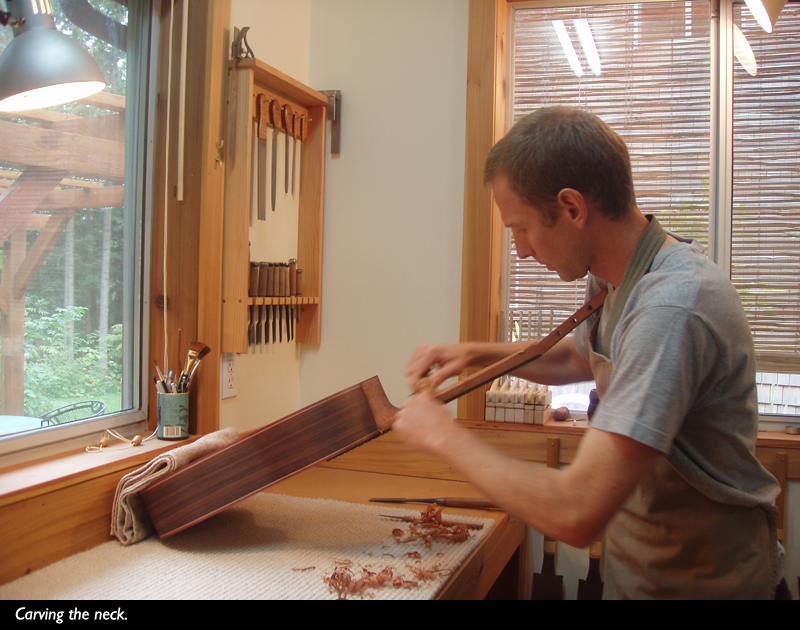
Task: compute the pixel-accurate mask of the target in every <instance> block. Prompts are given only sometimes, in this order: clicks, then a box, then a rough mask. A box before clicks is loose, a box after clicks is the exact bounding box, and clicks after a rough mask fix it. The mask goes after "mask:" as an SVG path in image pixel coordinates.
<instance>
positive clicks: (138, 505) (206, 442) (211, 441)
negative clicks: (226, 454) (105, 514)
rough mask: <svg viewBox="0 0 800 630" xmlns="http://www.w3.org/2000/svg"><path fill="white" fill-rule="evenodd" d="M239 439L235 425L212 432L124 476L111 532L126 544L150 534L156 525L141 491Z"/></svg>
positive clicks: (119, 485) (112, 519)
mask: <svg viewBox="0 0 800 630" xmlns="http://www.w3.org/2000/svg"><path fill="white" fill-rule="evenodd" d="M238 439H239V432H238V431H237V430H236V429H233V428H228V429H222V430H220V431H216V432H214V433H209V434H208V435H204V436H203V437H201V438H200V439H198V440H196V441H194V442H192V443H191V444H187V445H186V446H180V447H178V448H176V449H173V450H171V451H169V452H168V453H164V454H163V455H159V456H158V457H156V458H154V459H153V460H152V461H151V462H150V463H149V464H145V465H144V466H142V467H141V468H139V469H138V470H134V471H133V472H131V473H128V474H127V475H125V476H124V477H123V478H122V479H120V481H119V484H118V485H117V492H116V494H115V495H114V505H113V507H112V509H111V534H112V535H113V536H116V537H117V539H118V540H119V541H120V542H121V543H122V544H123V545H132V544H134V543H137V542H139V541H140V540H144V539H145V538H147V537H149V536H150V534H152V533H153V531H154V529H155V528H154V527H153V523H152V522H151V521H150V517H149V516H148V515H147V510H146V508H145V507H144V503H143V502H142V500H141V498H140V497H139V493H140V492H141V491H142V490H144V489H145V488H146V487H147V486H149V485H150V484H151V483H153V482H154V481H156V480H157V479H160V478H161V477H164V476H165V475H168V474H170V473H171V472H174V471H176V470H177V469H178V468H180V467H181V466H185V465H186V464H189V463H190V462H193V461H194V460H196V459H199V458H201V457H203V456H204V455H208V454H209V453H213V452H214V451H216V450H218V449H220V448H222V447H223V446H227V445H228V444H231V443H232V442H235V441H236V440H238Z"/></svg>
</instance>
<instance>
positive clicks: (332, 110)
mask: <svg viewBox="0 0 800 630" xmlns="http://www.w3.org/2000/svg"><path fill="white" fill-rule="evenodd" d="M320 94H324V95H325V96H327V97H328V120H330V121H331V123H332V124H331V155H339V153H340V150H341V135H342V91H341V90H322V91H321V92H320Z"/></svg>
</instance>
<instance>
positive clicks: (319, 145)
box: [222, 59, 328, 354]
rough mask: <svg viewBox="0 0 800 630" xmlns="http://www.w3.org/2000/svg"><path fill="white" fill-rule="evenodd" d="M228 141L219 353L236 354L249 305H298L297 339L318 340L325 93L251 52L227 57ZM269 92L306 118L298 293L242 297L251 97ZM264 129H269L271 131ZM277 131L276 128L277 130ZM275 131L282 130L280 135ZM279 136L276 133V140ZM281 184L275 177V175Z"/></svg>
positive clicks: (244, 344) (242, 347)
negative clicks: (238, 57)
mask: <svg viewBox="0 0 800 630" xmlns="http://www.w3.org/2000/svg"><path fill="white" fill-rule="evenodd" d="M228 72H229V94H228V115H227V124H228V130H227V134H226V138H227V143H228V146H226V147H224V151H225V155H226V160H225V169H226V174H225V220H224V235H223V260H222V264H223V274H222V352H232V353H238V354H241V353H244V352H247V348H248V335H247V324H248V317H249V306H250V305H251V304H273V303H275V304H295V305H298V306H299V307H300V308H302V316H301V317H300V320H299V322H297V325H296V329H295V340H296V341H297V342H298V343H311V344H318V343H319V342H320V311H321V306H322V305H321V291H322V220H323V190H324V179H325V138H326V123H327V108H328V99H327V97H326V96H325V95H323V94H320V93H319V92H316V91H314V90H312V89H311V88H309V87H307V86H305V85H303V84H302V83H300V82H298V81H296V80H294V79H292V78H291V77H289V76H288V75H285V74H283V73H282V72H280V71H278V70H276V69H275V68H272V67H270V66H268V65H267V64H265V63H263V62H261V61H258V60H257V59H243V60H233V61H231V65H230V67H229V70H228ZM261 95H264V97H266V98H265V99H264V98H262V102H263V101H266V102H271V101H272V100H274V99H277V100H278V102H279V103H281V104H282V105H286V104H288V105H290V106H291V108H292V110H293V111H294V113H295V114H297V115H304V116H305V119H306V120H307V121H308V124H307V130H306V134H305V139H304V140H301V141H300V142H301V144H302V150H299V149H298V153H297V155H298V157H299V158H300V161H301V162H300V164H299V166H298V168H299V170H300V172H302V177H300V178H299V180H300V184H299V208H298V219H297V261H298V267H299V268H301V269H302V270H303V288H302V296H301V297H285V298H249V297H248V283H249V273H250V272H249V268H250V240H249V239H250V228H249V226H250V209H251V195H252V183H253V179H252V178H253V177H255V173H254V172H253V166H252V157H253V152H254V151H257V147H256V146H254V125H255V124H256V122H257V116H258V111H259V109H258V101H259V98H260V96H261ZM271 133H275V131H274V130H271ZM278 133H281V134H282V133H283V132H282V131H280V132H278ZM282 138H283V136H282ZM281 141H283V140H281ZM281 186H282V182H281Z"/></svg>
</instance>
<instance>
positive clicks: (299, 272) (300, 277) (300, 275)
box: [297, 170, 303, 324]
mask: <svg viewBox="0 0 800 630" xmlns="http://www.w3.org/2000/svg"><path fill="white" fill-rule="evenodd" d="M301 172H302V170H301ZM302 295H303V270H302V269H298V270H297V297H298V298H299V297H302ZM302 310H303V307H302V305H301V304H300V301H299V300H298V302H297V323H298V324H299V323H300V311H302Z"/></svg>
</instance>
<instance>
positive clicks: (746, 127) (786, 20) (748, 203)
mask: <svg viewBox="0 0 800 630" xmlns="http://www.w3.org/2000/svg"><path fill="white" fill-rule="evenodd" d="M734 22H735V23H736V24H738V25H739V26H740V27H741V31H742V33H743V34H744V36H745V37H746V39H747V42H748V44H749V46H750V48H751V49H752V51H753V56H754V58H755V60H756V64H757V67H756V69H755V75H751V74H750V73H748V72H747V71H746V70H745V69H744V67H743V66H742V65H741V64H739V63H734V68H733V195H732V197H733V204H732V205H733V208H732V234H733V236H732V243H731V276H732V280H733V282H734V284H735V286H736V288H737V290H738V291H739V295H740V296H741V298H742V302H743V304H744V307H745V310H746V311H747V314H748V318H749V320H750V327H751V329H752V331H753V335H754V338H755V340H756V349H757V351H758V355H759V357H758V358H759V369H761V370H764V371H774V372H786V371H790V372H800V171H799V170H798V168H799V167H800V107H798V106H800V73H798V70H797V69H798V59H800V6H798V5H797V4H788V5H787V6H786V7H784V10H783V11H782V12H781V15H780V18H779V19H778V21H777V22H776V24H775V28H774V29H773V32H772V33H771V34H770V33H766V32H764V31H763V30H762V29H761V27H759V26H758V24H757V23H756V21H755V19H753V17H752V16H751V15H750V13H749V11H748V10H747V9H746V8H743V7H740V6H737V7H736V8H735V18H734Z"/></svg>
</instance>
